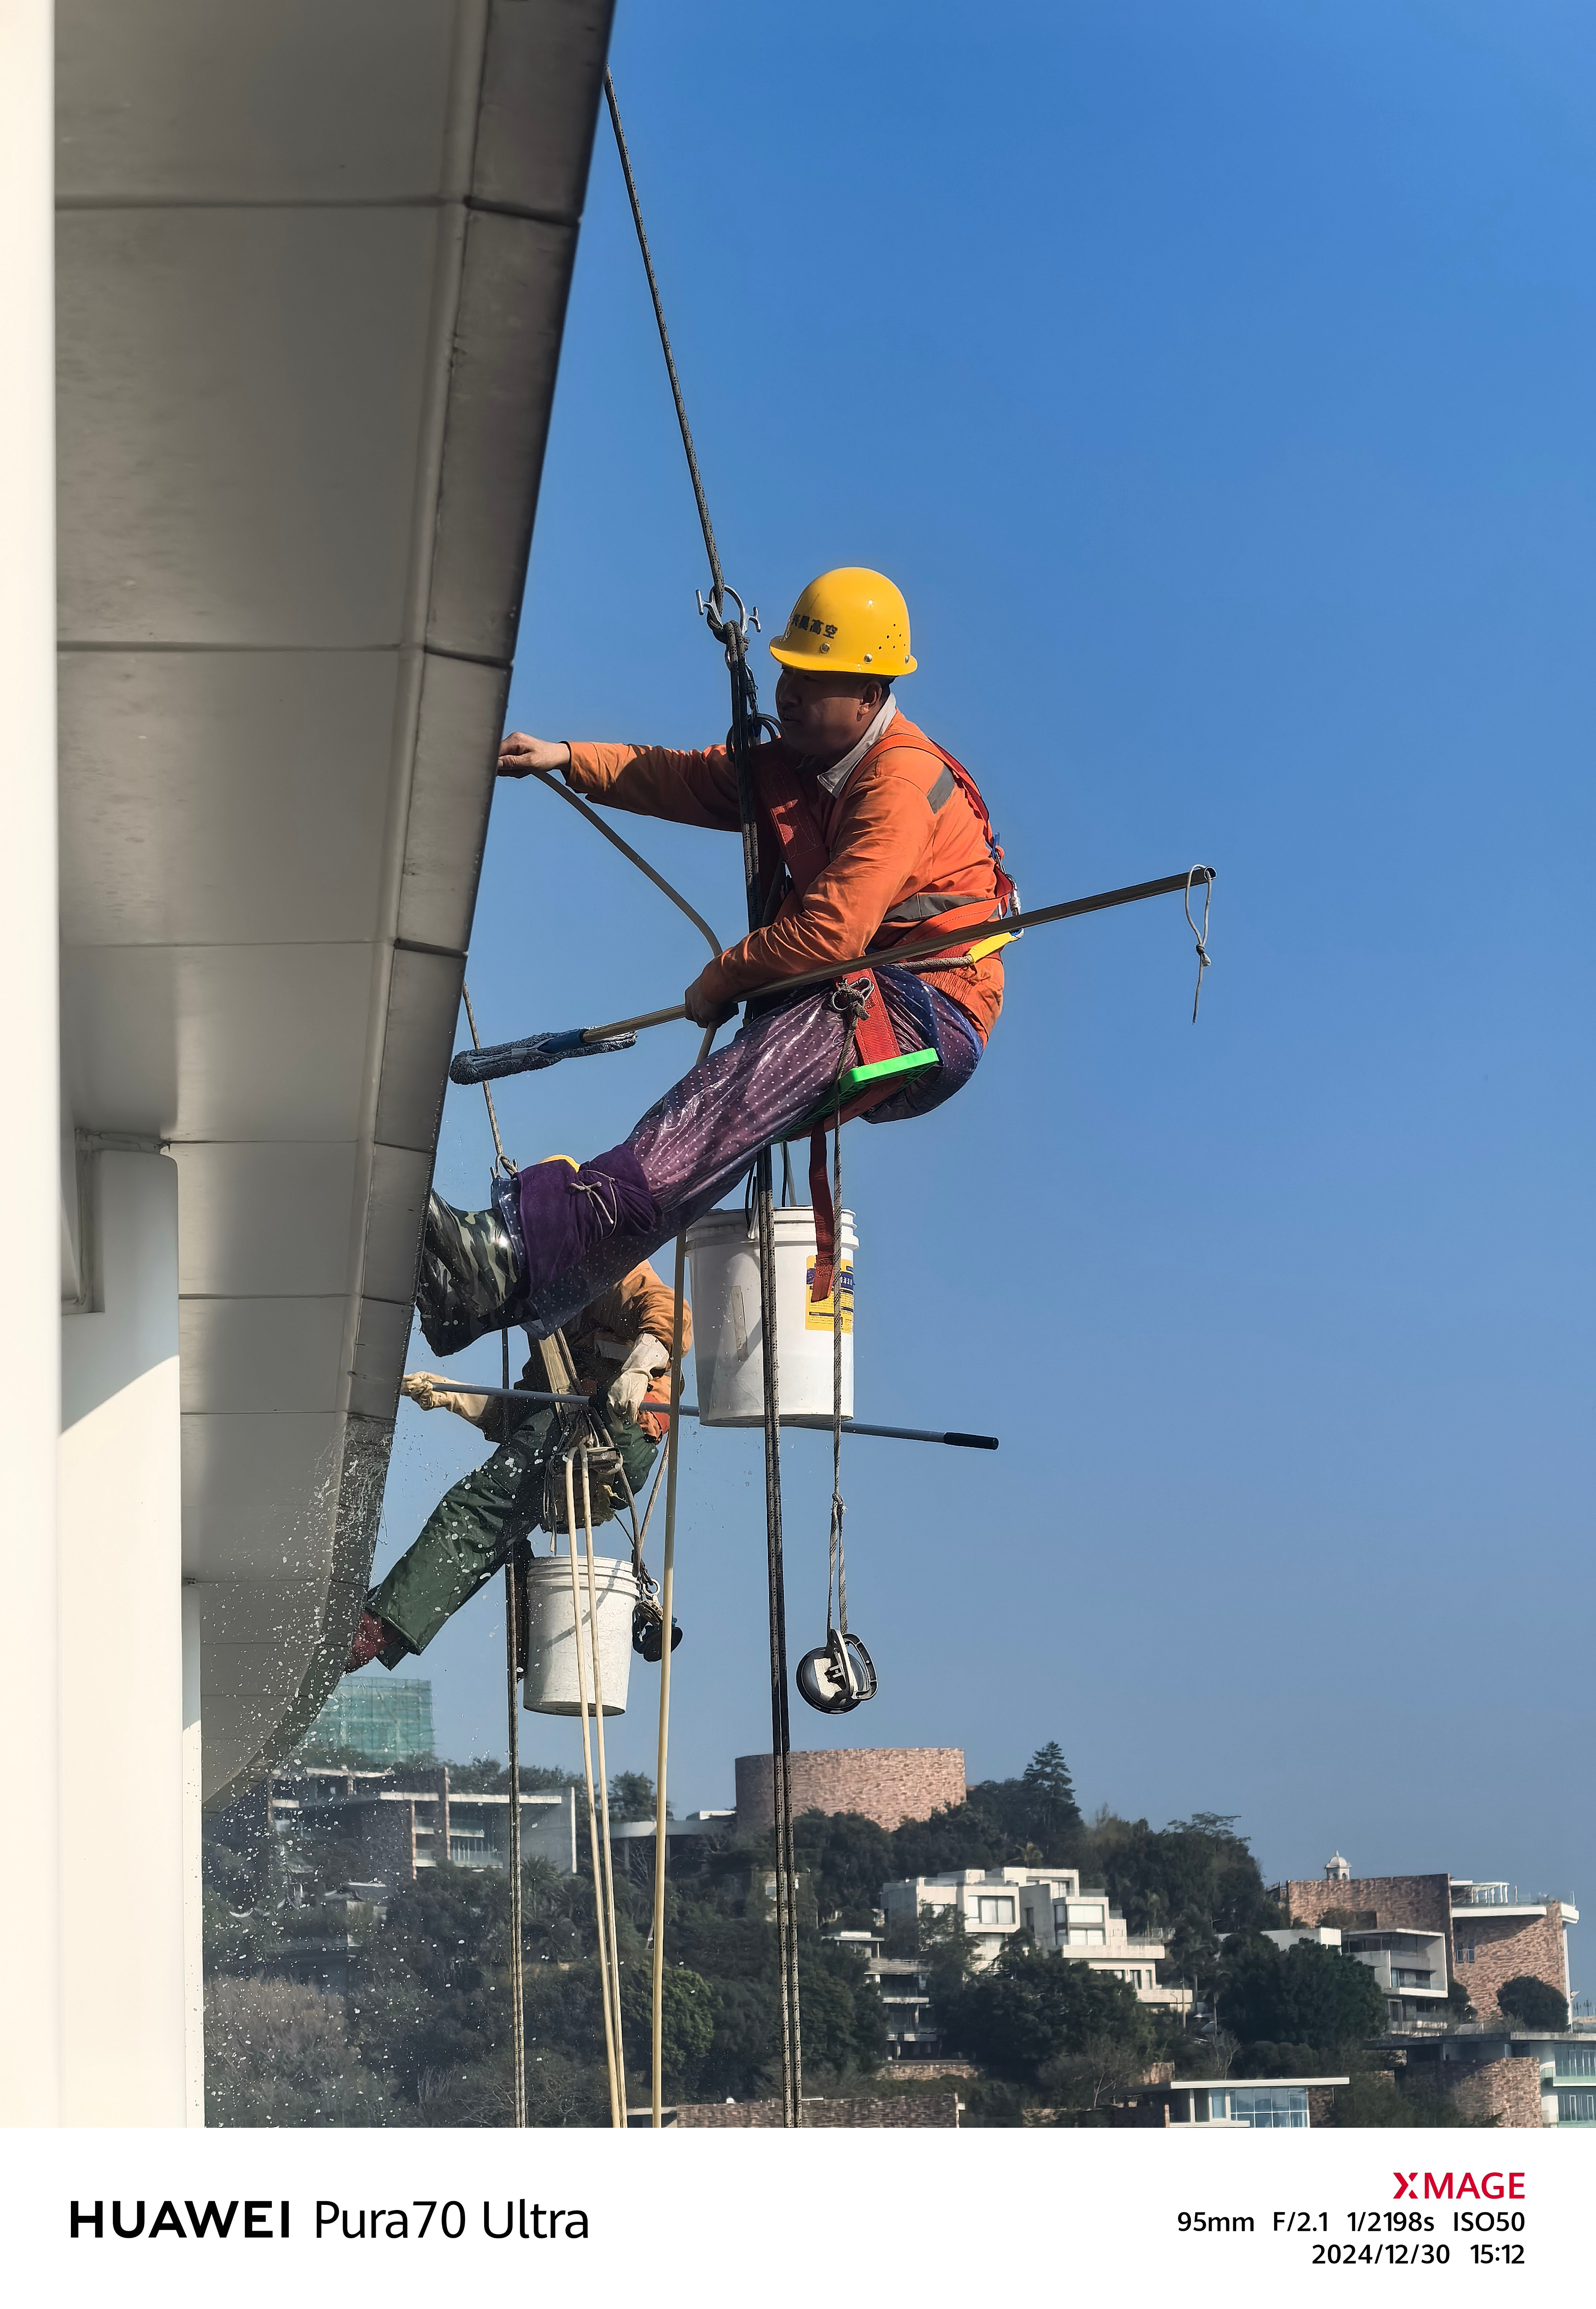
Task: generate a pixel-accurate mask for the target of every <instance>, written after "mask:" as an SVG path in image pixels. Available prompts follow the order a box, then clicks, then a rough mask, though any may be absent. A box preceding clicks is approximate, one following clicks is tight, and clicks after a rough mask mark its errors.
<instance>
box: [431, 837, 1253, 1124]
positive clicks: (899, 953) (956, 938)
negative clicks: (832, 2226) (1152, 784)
mask: <svg viewBox="0 0 1596 2309" xmlns="http://www.w3.org/2000/svg"><path fill="white" fill-rule="evenodd" d="M1217 879H1218V876H1217V875H1216V873H1215V871H1214V869H1213V868H1212V867H1211V866H1193V867H1192V868H1191V869H1189V871H1188V872H1186V873H1184V874H1166V875H1164V876H1163V877H1162V878H1161V879H1160V880H1158V881H1156V882H1132V883H1130V884H1128V885H1127V886H1126V887H1125V888H1124V889H1123V890H1099V891H1097V893H1096V894H1095V895H1093V896H1091V897H1089V898H1068V899H1066V900H1065V901H1064V902H1063V904H1062V905H1057V906H1036V907H1033V908H1032V910H1031V912H1029V913H1025V914H1010V915H1008V916H1006V917H1004V918H1002V919H1000V920H997V921H994V922H993V936H994V937H995V938H1002V939H1004V940H1007V939H1009V938H1018V937H1019V935H1020V933H1021V931H1022V930H1043V929H1045V927H1046V925H1047V924H1048V923H1049V922H1067V921H1074V920H1075V919H1076V918H1077V916H1079V915H1081V914H1100V913H1103V912H1106V911H1107V910H1108V909H1109V908H1110V907H1112V906H1131V905H1134V904H1137V902H1138V901H1139V900H1141V899H1142V898H1167V897H1170V896H1173V895H1175V893H1176V892H1177V891H1181V890H1186V889H1190V888H1197V887H1202V886H1206V885H1207V884H1209V883H1210V882H1213V881H1216V880H1217ZM980 927H981V926H980V925H979V924H978V923H977V924H976V928H977V929H979V928H980ZM970 943H971V940H970V935H969V929H968V927H966V928H965V929H964V930H954V931H950V932H948V933H946V934H944V935H943V936H942V937H941V938H915V939H913V940H911V941H910V942H909V943H908V944H907V945H905V946H893V947H877V948H875V949H874V950H867V951H866V952H865V953H863V954H856V955H854V956H851V957H850V958H849V959H847V960H846V961H842V962H828V963H826V964H823V965H821V966H820V968H818V969H815V970H805V971H800V972H799V973H798V974H797V976H796V977H794V978H780V979H775V980H773V981H772V982H771V983H770V984H769V985H768V986H757V987H755V988H754V989H753V990H752V992H751V993H750V994H748V995H747V996H745V997H744V998H743V999H745V1000H747V1001H750V1002H759V1001H762V1000H763V999H765V997H766V996H767V995H774V994H793V993H796V992H798V991H799V990H801V989H802V988H803V987H805V986H823V985H824V984H825V983H826V982H827V980H828V979H832V978H846V976H847V974H848V973H849V972H850V971H854V970H868V969H870V968H871V967H872V965H873V964H876V963H892V964H902V963H909V962H924V961H926V960H928V959H929V958H930V957H931V956H932V955H939V954H947V953H950V951H951V950H952V949H953V948H954V947H967V946H968V945H969V944H970ZM976 943H977V944H978V943H979V940H977V941H976ZM686 1016H687V1009H686V1006H685V1005H684V1004H682V1003H681V1002H674V1003H672V1005H671V1007H670V1008H669V1009H667V1010H643V1011H639V1012H638V1016H636V1017H635V1018H615V1019H612V1021H611V1022H610V1024H609V1025H607V1026H572V1027H569V1028H561V1029H559V1031H556V1032H551V1033H541V1034H525V1035H522V1036H521V1037H520V1038H519V1039H518V1040H516V1041H515V1042H494V1043H490V1045H489V1047H488V1048H487V1049H486V1050H471V1051H456V1052H455V1056H454V1058H453V1059H451V1060H450V1062H449V1080H450V1081H451V1082H455V1083H477V1082H489V1081H493V1082H497V1081H499V1079H500V1078H501V1077H504V1076H506V1075H514V1074H524V1073H525V1072H526V1071H527V1070H528V1069H529V1068H539V1067H546V1066H551V1065H553V1064H554V1063H555V1061H556V1060H557V1059H560V1058H570V1057H573V1056H576V1055H578V1054H580V1053H581V1052H583V1051H588V1050H589V1049H591V1048H592V1047H593V1046H594V1045H596V1044H599V1043H603V1042H610V1041H612V1040H613V1039H614V1038H615V1037H617V1036H619V1035H626V1034H640V1033H643V1032H644V1030H645V1029H646V1027H649V1026H669V1025H672V1023H673V1021H674V1020H676V1019H678V1018H685V1017H686Z"/></svg>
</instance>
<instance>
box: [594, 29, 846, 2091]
mask: <svg viewBox="0 0 1596 2309" xmlns="http://www.w3.org/2000/svg"><path fill="white" fill-rule="evenodd" d="M604 100H605V102H606V104H607V105H608V106H609V108H610V125H611V126H612V128H613V129H614V132H615V149H616V151H617V152H618V153H619V154H620V169H621V174H622V175H623V176H624V177H625V179H626V193H627V199H628V200H629V203H631V212H632V222H633V224H634V225H635V226H636V228H637V234H638V249H639V251H640V252H641V254H642V258H643V270H644V272H646V274H647V276H648V293H649V296H650V297H651V298H652V299H653V301H654V317H655V324H657V326H658V329H659V341H660V348H661V350H662V351H663V352H664V357H665V373H666V375H667V376H669V378H670V380H671V395H672V400H673V401H674V402H675V404H676V422H677V424H678V425H679V426H680V428H681V445H682V447H683V449H684V450H685V451H686V453H687V469H688V473H689V475H690V479H691V480H692V485H693V497H694V498H695V500H696V501H697V504H698V525H699V527H700V528H701V529H702V531H703V532H704V550H705V552H706V554H707V557H708V560H709V581H710V591H709V599H708V601H703V600H702V599H700V601H699V605H698V606H699V608H700V610H701V611H702V612H703V615H704V619H705V622H706V624H707V627H708V628H709V631H710V633H711V634H712V635H713V636H714V637H715V639H716V641H717V642H719V643H720V644H721V645H722V647H723V649H724V653H725V661H726V670H727V673H728V674H729V676H730V679H731V686H732V725H731V730H730V732H729V733H728V738H727V745H728V748H729V751H730V753H731V757H732V763H733V768H734V769H735V771H736V774H737V799H738V807H739V811H740V815H741V817H742V871H743V881H744V885H745V887H746V891H747V897H748V926H749V928H750V930H759V928H760V927H761V926H762V924H763V921H764V904H763V900H762V897H761V895H760V887H759V827H758V824H757V820H756V817H755V800H754V781H753V752H752V749H753V747H754V745H755V744H756V743H757V741H758V738H759V731H760V728H761V726H762V725H761V717H760V714H759V693H758V691H757V689H756V688H755V686H754V679H753V676H752V674H751V673H750V670H749V665H748V629H749V626H750V623H751V624H752V626H753V627H754V629H755V631H756V632H757V631H758V630H759V613H758V611H757V610H752V611H750V610H745V609H744V607H743V603H742V598H741V596H740V595H739V594H738V593H737V592H735V591H734V590H733V588H732V587H730V586H728V585H727V584H726V582H725V578H724V574H723V572H722V569H721V563H720V550H719V548H718V547H717V546H716V541H715V525H714V523H712V522H711V520H710V518H709V501H708V498H707V496H706V495H705V490H704V477H703V475H702V473H701V472H700V471H698V453H697V451H696V450H695V449H694V447H693V437H692V428H691V427H690V425H689V423H688V421H687V404H686V402H684V400H683V399H682V394H681V378H680V377H679V376H677V374H676V360H675V356H674V354H673V353H672V350H671V333H670V331H669V330H668V329H667V327H666V326H665V308H664V303H663V302H662V300H661V298H660V293H659V282H658V281H657V280H656V279H655V271H654V259H653V257H652V255H650V254H649V248H648V235H647V233H646V230H645V229H644V224H643V211H642V206H641V203H639V201H638V186H637V180H636V178H635V177H633V175H632V164H631V156H630V154H629V152H628V151H627V145H626V135H625V132H624V131H623V129H622V128H621V125H620V106H619V105H618V104H617V102H616V100H615V83H614V82H613V81H612V79H611V77H610V74H608V73H607V72H606V73H605V74H604ZM729 602H730V603H734V604H735V612H734V614H733V612H732V611H731V610H729V608H728V603H729ZM773 1202H774V1198H773V1194H772V1170H771V1160H770V1150H769V1149H768V1147H767V1148H766V1149H765V1151H764V1153H763V1154H761V1155H759V1158H758V1160H757V1162H756V1163H755V1165H754V1208H755V1214H756V1217H757V1222H758V1227H759V1293H760V1302H761V1309H762V1317H761V1321H760V1325H759V1334H760V1343H761V1350H762V1356H763V1364H764V1381H765V1538H766V1570H767V1578H768V1590H769V1610H770V1761H771V1781H772V1795H773V1799H774V1803H773V1809H774V1812H775V1818H776V1963H777V1971H778V1973H779V1976H780V2003H781V2050H782V2061H781V2067H782V2121H783V2123H785V2124H788V2125H797V2124H801V2123H802V2073H803V2061H802V2037H801V2035H800V2029H799V2010H798V1920H797V1913H796V1901H795V1894H796V1891H797V1871H796V1867H795V1865H794V1850H793V1786H792V1765H791V1755H792V1732H791V1726H790V1725H789V1722H788V1716H787V1618H786V1590H785V1575H784V1570H783V1563H782V1530H781V1424H780V1415H779V1409H780V1397H779V1394H778V1391H777V1379H778V1369H777V1356H776V1225H775V1216H774V1207H773Z"/></svg>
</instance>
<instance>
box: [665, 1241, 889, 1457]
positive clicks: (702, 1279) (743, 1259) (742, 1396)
mask: <svg viewBox="0 0 1596 2309" xmlns="http://www.w3.org/2000/svg"><path fill="white" fill-rule="evenodd" d="M774 1216H775V1219H776V1378H777V1385H778V1387H779V1388H780V1390H781V1405H780V1410H781V1417H782V1423H783V1424H784V1425H785V1426H792V1427H829V1426H830V1424H831V1302H830V1300H829V1299H828V1300H827V1301H826V1302H824V1304H823V1305H822V1306H820V1307H811V1305H810V1303H809V1286H810V1279H811V1275H812V1274H813V1271H814V1258H815V1215H814V1213H813V1211H812V1210H807V1209H805V1210H788V1211H782V1210H778V1211H776V1213H775V1214H774ZM858 1242H859V1238H858V1235H857V1233H856V1232H855V1230H854V1214H853V1212H852V1211H844V1212H843V1213H842V1214H841V1215H840V1217H839V1219H838V1223H837V1264H838V1267H839V1268H840V1270H841V1272H840V1276H839V1281H840V1284H841V1288H842V1321H843V1334H842V1415H843V1417H844V1418H845V1419H851V1418H852V1417H853V1415H854V1251H855V1250H857V1248H858ZM687 1251H688V1257H689V1258H690V1260H691V1261H692V1270H693V1367H694V1371H695V1374H696V1377H697V1381H698V1417H699V1420H700V1422H701V1423H702V1424H703V1425H704V1426H706V1427H759V1426H762V1425H763V1424H764V1419H765V1368H764V1345H763V1341H762V1337H761V1330H760V1302H759V1234H758V1232H757V1230H755V1231H753V1232H750V1226H749V1222H748V1221H747V1220H746V1219H745V1218H744V1216H743V1215H742V1212H741V1211H740V1210H735V1211H709V1212H707V1213H706V1215H704V1217H703V1218H701V1219H699V1220H698V1221H697V1222H696V1224H694V1225H692V1226H690V1228H689V1229H688V1235H687Z"/></svg>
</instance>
